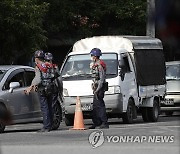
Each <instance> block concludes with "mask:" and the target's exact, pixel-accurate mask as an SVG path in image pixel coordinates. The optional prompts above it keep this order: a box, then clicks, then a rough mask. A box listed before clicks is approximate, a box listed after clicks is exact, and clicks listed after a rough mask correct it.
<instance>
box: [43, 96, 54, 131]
mask: <svg viewBox="0 0 180 154" xmlns="http://www.w3.org/2000/svg"><path fill="white" fill-rule="evenodd" d="M56 101H57V95H56V94H52V95H48V96H46V95H42V94H40V103H41V112H42V115H43V128H45V129H51V128H52V125H53V116H54V111H53V107H54V104H55V103H56Z"/></svg>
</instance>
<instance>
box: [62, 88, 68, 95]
mask: <svg viewBox="0 0 180 154" xmlns="http://www.w3.org/2000/svg"><path fill="white" fill-rule="evenodd" d="M63 96H69V94H68V90H67V89H66V88H63Z"/></svg>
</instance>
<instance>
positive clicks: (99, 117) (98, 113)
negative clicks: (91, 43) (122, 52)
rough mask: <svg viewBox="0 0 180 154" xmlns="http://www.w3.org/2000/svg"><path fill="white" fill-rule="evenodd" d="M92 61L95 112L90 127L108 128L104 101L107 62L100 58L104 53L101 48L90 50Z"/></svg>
mask: <svg viewBox="0 0 180 154" xmlns="http://www.w3.org/2000/svg"><path fill="white" fill-rule="evenodd" d="M90 54H91V59H92V62H91V64H90V68H91V72H92V78H93V84H92V90H93V93H94V97H93V112H92V121H93V125H92V126H91V127H89V129H95V128H100V129H108V128H109V125H108V119H107V115H106V107H105V103H104V100H103V98H104V93H105V86H104V85H105V82H106V64H105V63H104V61H102V60H100V59H99V58H100V56H101V55H102V53H101V50H100V49H98V48H94V49H92V50H91V52H90Z"/></svg>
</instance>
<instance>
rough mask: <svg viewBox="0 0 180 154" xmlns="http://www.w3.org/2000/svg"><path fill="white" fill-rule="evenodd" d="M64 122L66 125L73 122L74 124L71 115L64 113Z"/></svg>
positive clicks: (70, 124) (71, 124)
mask: <svg viewBox="0 0 180 154" xmlns="http://www.w3.org/2000/svg"><path fill="white" fill-rule="evenodd" d="M65 124H66V126H73V124H74V118H73V116H70V115H65Z"/></svg>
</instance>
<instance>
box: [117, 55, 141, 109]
mask: <svg viewBox="0 0 180 154" xmlns="http://www.w3.org/2000/svg"><path fill="white" fill-rule="evenodd" d="M120 61H121V62H120V72H119V73H120V86H121V92H122V95H123V111H126V109H127V103H128V100H129V98H130V97H133V98H134V99H135V102H136V100H137V97H138V92H137V85H136V78H135V72H134V67H133V64H132V59H131V57H130V55H129V54H127V53H125V54H121V60H120Z"/></svg>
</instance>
